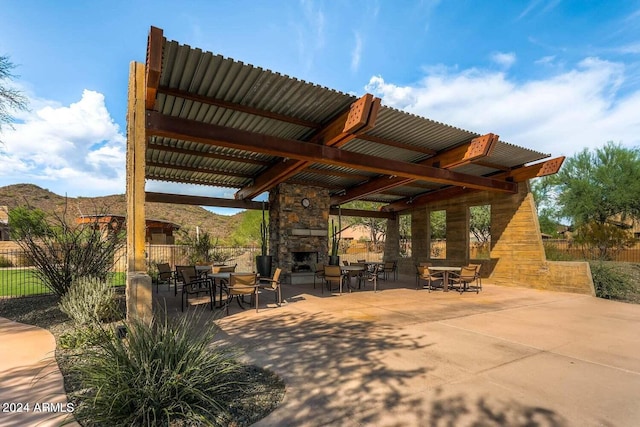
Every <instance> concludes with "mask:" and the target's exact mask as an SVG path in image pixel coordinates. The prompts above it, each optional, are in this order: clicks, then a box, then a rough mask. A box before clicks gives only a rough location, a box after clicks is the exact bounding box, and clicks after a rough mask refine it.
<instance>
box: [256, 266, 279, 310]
mask: <svg viewBox="0 0 640 427" xmlns="http://www.w3.org/2000/svg"><path fill="white" fill-rule="evenodd" d="M280 273H282V269H281V268H276V271H275V272H274V273H273V277H271V278H269V277H261V278H260V280H259V281H258V286H259V287H260V289H264V290H265V291H272V292H273V293H274V295H275V297H276V303H277V304H278V307H280V306H281V305H282V291H281V290H280Z"/></svg>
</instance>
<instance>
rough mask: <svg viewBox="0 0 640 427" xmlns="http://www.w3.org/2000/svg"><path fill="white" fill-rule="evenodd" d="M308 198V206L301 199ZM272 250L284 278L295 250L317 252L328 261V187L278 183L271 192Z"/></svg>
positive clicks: (270, 229)
mask: <svg viewBox="0 0 640 427" xmlns="http://www.w3.org/2000/svg"><path fill="white" fill-rule="evenodd" d="M304 198H307V199H309V201H310V202H311V203H310V206H309V207H307V208H305V207H304V206H303V205H302V203H301V201H302V199H304ZM269 206H270V208H269V236H270V244H269V254H270V255H272V256H273V264H274V266H273V267H274V268H276V267H280V268H281V269H282V273H283V274H284V275H285V278H287V277H289V276H290V274H291V271H292V268H293V265H294V260H293V252H317V253H318V262H321V263H325V264H328V262H329V258H328V244H329V238H328V221H329V191H328V190H327V189H325V188H320V187H311V186H303V185H296V184H287V183H283V184H279V185H278V186H277V187H275V188H274V189H273V190H271V192H270V193H269Z"/></svg>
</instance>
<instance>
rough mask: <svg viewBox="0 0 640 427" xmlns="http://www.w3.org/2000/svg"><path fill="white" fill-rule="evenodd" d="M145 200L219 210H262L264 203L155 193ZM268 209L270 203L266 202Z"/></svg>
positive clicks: (146, 194)
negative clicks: (216, 208) (211, 207)
mask: <svg viewBox="0 0 640 427" xmlns="http://www.w3.org/2000/svg"><path fill="white" fill-rule="evenodd" d="M145 199H146V201H147V202H150V203H172V204H176V205H191V206H215V207H218V208H236V209H257V210H261V209H262V206H263V202H254V201H251V200H234V199H223V198H219V197H204V196H188V195H184V194H169V193H154V192H149V191H147V192H146V193H145ZM264 205H265V206H266V208H267V209H268V208H269V203H268V202H264Z"/></svg>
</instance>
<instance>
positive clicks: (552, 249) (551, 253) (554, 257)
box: [543, 242, 575, 261]
mask: <svg viewBox="0 0 640 427" xmlns="http://www.w3.org/2000/svg"><path fill="white" fill-rule="evenodd" d="M543 245H544V253H545V256H546V258H547V261H575V257H574V256H573V255H572V254H570V253H569V252H568V251H566V250H562V249H560V248H559V247H558V246H557V245H555V244H553V243H549V242H543Z"/></svg>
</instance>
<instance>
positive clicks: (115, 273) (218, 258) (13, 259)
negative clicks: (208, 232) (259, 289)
mask: <svg viewBox="0 0 640 427" xmlns="http://www.w3.org/2000/svg"><path fill="white" fill-rule="evenodd" d="M383 248H384V244H379V245H372V244H368V243H360V242H343V244H341V245H340V248H339V249H340V250H339V252H340V253H339V255H340V257H341V259H342V260H346V261H352V262H355V261H357V260H358V259H366V260H368V261H381V260H382V252H383ZM259 253H260V248H259V247H257V246H246V247H220V246H217V247H215V248H214V249H213V250H211V252H210V254H209V255H210V262H209V264H217V263H220V264H222V263H224V264H237V269H238V270H239V271H254V270H255V257H256V255H258V254H259ZM146 259H147V266H148V269H149V271H150V272H151V271H153V270H154V268H155V265H156V264H158V263H169V264H170V265H171V267H172V268H175V266H176V265H191V264H194V263H195V262H194V257H192V249H191V247H189V246H184V245H147V247H146ZM126 271H127V260H126V252H125V249H122V250H120V251H119V252H118V253H117V254H116V257H115V261H114V265H113V269H112V271H111V272H110V274H109V276H108V278H107V280H108V282H109V283H110V284H112V285H113V286H124V285H125V284H126V280H127V277H126ZM50 294H51V291H50V290H49V289H48V288H47V287H46V286H45V285H44V284H43V283H42V281H41V280H40V278H39V277H38V275H37V274H36V268H35V267H34V265H33V263H32V262H31V260H30V259H29V257H28V256H27V255H26V254H25V252H23V251H22V250H4V251H0V298H8V297H20V296H35V295H50Z"/></svg>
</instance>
